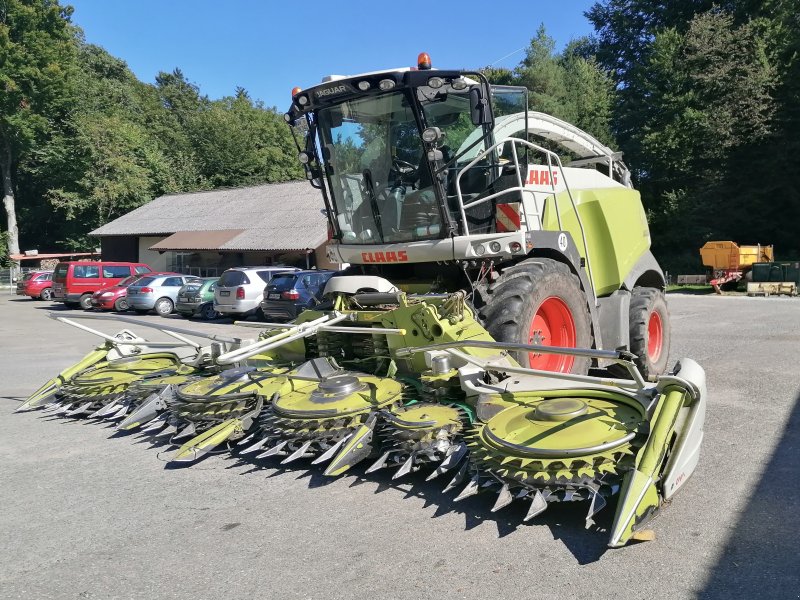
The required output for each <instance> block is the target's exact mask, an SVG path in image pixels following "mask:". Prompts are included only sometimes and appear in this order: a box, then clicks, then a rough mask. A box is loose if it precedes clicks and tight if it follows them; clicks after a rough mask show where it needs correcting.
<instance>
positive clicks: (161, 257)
mask: <svg viewBox="0 0 800 600" xmlns="http://www.w3.org/2000/svg"><path fill="white" fill-rule="evenodd" d="M166 237H167V236H165V235H160V236H155V237H140V238H139V262H143V263H147V264H148V265H150V267H151V268H152V269H153V270H154V271H166V270H167V253H166V252H164V253H163V254H160V253H159V252H157V251H156V250H150V249H149V248H150V246H152V245H153V244H157V243H158V242H160V241H161V240H163V239H165V238H166Z"/></svg>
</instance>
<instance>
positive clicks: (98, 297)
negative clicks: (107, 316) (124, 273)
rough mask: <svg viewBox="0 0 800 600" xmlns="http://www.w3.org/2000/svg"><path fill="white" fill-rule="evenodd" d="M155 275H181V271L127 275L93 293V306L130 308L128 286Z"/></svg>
mask: <svg viewBox="0 0 800 600" xmlns="http://www.w3.org/2000/svg"><path fill="white" fill-rule="evenodd" d="M154 275H179V273H168V272H164V273H142V274H141V275H131V276H130V277H126V278H125V279H123V280H122V281H120V282H119V283H118V284H116V285H112V286H111V287H107V288H105V289H103V290H98V291H96V292H95V293H94V294H92V300H91V302H92V308H99V309H100V310H116V311H119V312H124V311H126V310H128V309H129V308H130V306H128V286H129V285H130V284H132V283H133V282H134V281H136V280H138V279H141V278H142V277H153V276H154Z"/></svg>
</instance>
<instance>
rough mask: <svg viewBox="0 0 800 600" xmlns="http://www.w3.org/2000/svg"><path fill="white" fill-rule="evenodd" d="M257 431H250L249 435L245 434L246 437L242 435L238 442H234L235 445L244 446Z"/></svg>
mask: <svg viewBox="0 0 800 600" xmlns="http://www.w3.org/2000/svg"><path fill="white" fill-rule="evenodd" d="M258 433H259V432H255V433H251V434H250V435H248V436H246V437H243V438H242V439H240V440H239V441H238V442H236V445H237V446H244V445H245V444H247V443H248V442H250V440H252V439H253V438H254V437H256V435H257V434H258Z"/></svg>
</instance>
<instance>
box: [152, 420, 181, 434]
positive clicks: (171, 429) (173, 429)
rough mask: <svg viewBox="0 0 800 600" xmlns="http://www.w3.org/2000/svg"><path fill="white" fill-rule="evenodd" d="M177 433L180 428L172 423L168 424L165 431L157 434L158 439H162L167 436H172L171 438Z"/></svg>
mask: <svg viewBox="0 0 800 600" xmlns="http://www.w3.org/2000/svg"><path fill="white" fill-rule="evenodd" d="M175 433H178V428H177V427H176V426H175V425H173V424H172V423H170V422H167V426H166V427H165V428H164V429H162V430H161V431H159V432H158V433H157V434H156V437H162V436H165V435H170V436H171V435H173V434H175Z"/></svg>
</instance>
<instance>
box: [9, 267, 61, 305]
mask: <svg viewBox="0 0 800 600" xmlns="http://www.w3.org/2000/svg"><path fill="white" fill-rule="evenodd" d="M52 285H53V272H52V271H31V272H30V273H26V274H25V277H23V278H22V280H21V281H18V282H17V295H18V296H30V297H31V298H39V299H40V300H51V299H52V298H53V289H52Z"/></svg>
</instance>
